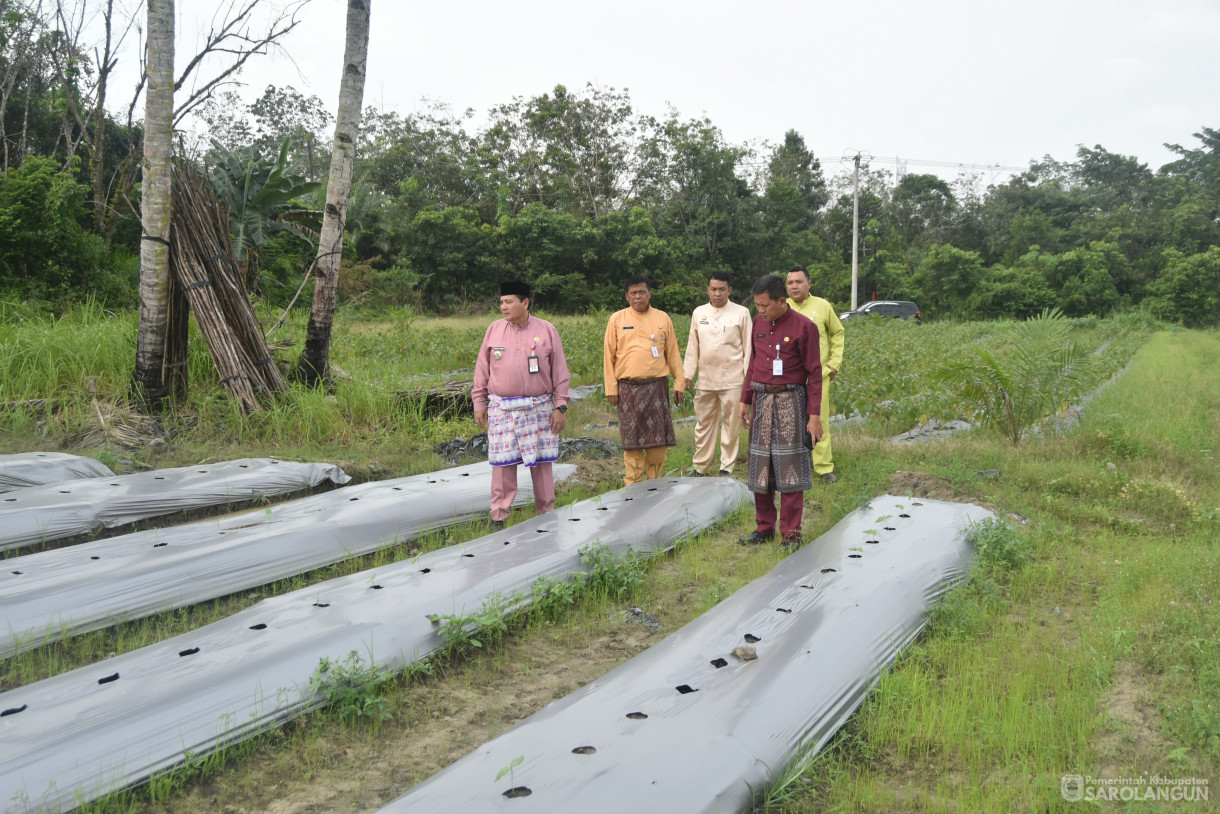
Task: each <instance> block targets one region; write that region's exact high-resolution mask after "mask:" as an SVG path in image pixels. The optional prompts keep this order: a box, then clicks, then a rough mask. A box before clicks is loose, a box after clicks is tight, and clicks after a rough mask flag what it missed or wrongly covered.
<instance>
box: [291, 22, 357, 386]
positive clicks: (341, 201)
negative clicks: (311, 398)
mask: <svg viewBox="0 0 1220 814" xmlns="http://www.w3.org/2000/svg"><path fill="white" fill-rule="evenodd" d="M371 5H372V0H348V4H347V44H346V46H345V48H344V52H343V80H342V82H341V83H340V85H339V113H338V116H337V121H336V123H335V143H334V151H333V152H332V154H331V159H330V179H329V181H328V182H327V185H326V211H325V213H324V214H323V219H322V236H321V239H320V240H319V241H318V262H317V271H316V272H315V280H314V290H313V306H312V307H311V308H310V311H309V327H308V329H307V330H306V333H305V347H304V349H302V351H301V358H300V360H299V361H298V362H297V367H296V377H297V378H298V379H300V380H301V381H303V382H305V383H306V384H309V385H311V386H312V385H316V384H317V383H318V382H319V381H320V380H324V379H325V378H326V376H327V373H328V371H329V367H330V334H331V327H332V325H333V324H334V319H335V288H336V287H337V285H338V283H339V261H340V259H341V258H342V254H343V227H344V224H345V223H346V221H347V202H348V195H349V193H350V192H351V187H352V165H353V164H354V163H355V159H356V139H357V138H358V136H359V132H360V108H361V105H363V103H364V75H365V71H366V69H367V67H368V51H369V15H370V7H371Z"/></svg>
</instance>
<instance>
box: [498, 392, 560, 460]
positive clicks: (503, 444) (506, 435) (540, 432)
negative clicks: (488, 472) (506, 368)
mask: <svg viewBox="0 0 1220 814" xmlns="http://www.w3.org/2000/svg"><path fill="white" fill-rule="evenodd" d="M553 404H554V402H553V401H552V400H551V396H549V395H546V396H518V397H515V398H500V397H499V396H488V397H487V460H488V462H489V463H490V464H491V465H492V466H516V465H517V464H525V465H526V466H533V465H534V464H540V463H546V462H548V461H556V460H558V459H559V436H558V435H556V434H555V433H553V432H551V413H552V412H553V411H554V409H555V408H554V406H553Z"/></svg>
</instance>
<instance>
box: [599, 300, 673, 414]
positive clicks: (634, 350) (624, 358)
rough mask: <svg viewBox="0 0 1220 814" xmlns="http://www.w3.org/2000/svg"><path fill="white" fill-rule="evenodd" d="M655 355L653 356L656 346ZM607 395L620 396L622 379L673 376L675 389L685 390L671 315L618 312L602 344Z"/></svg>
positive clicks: (630, 310) (655, 310)
mask: <svg viewBox="0 0 1220 814" xmlns="http://www.w3.org/2000/svg"><path fill="white" fill-rule="evenodd" d="M654 346H655V347H656V349H657V351H656V355H655V356H654V355H653V351H652V349H653V347H654ZM602 353H603V356H602V367H603V373H604V376H605V382H606V395H607V396H617V395H618V380H619V379H657V378H660V377H662V376H673V377H674V385H675V386H674V390H675V391H677V392H681V391H682V390H683V389H685V383H684V382H683V380H682V358H681V357H680V356H679V355H678V338H677V337H676V336H675V335H674V324H673V322H672V321H670V319H669V314H667V313H665V312H664V311H658V310H657V309H656V308H652V307H651V306H650V307H649V308H648V310H647V311H645V312H644V313H642V314H640V313H637V312H636V310H635V309H634V308H624V309H623V310H622V311H616V312H615V313H614V314H613V315H612V316H611V317H610V322H609V323H607V324H606V340H605V342H604V343H603V345H602Z"/></svg>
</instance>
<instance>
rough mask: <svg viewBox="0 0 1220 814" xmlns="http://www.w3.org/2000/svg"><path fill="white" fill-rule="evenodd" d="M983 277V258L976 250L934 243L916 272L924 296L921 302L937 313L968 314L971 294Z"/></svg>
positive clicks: (927, 310) (937, 314)
mask: <svg viewBox="0 0 1220 814" xmlns="http://www.w3.org/2000/svg"><path fill="white" fill-rule="evenodd" d="M982 278H983V261H982V259H981V258H980V257H979V255H978V253H977V252H964V251H962V250H961V249H958V248H956V247H955V246H948V245H942V246H933V247H931V248H930V249H928V253H927V255H926V256H925V257H924V259H923V261H922V262H921V263H920V264H919V268H918V270H917V271H916V273H915V280H916V282H917V283H918V284H919V288H920V290H921V291H922V292H923V294H922V296H923V298H924V300H925V302H921V303H920V306H921V307H922V308H923V309H924V312H925V313H932V314H934V315H936V316H951V315H967V314H968V305H969V300H970V295H971V294H973V293H974V291H975V289H976V288H977V287H978V284H979V282H980V280H982Z"/></svg>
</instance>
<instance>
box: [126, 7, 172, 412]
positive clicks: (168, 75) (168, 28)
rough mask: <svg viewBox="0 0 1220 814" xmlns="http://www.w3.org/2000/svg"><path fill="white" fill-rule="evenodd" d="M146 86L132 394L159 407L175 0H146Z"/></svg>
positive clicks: (162, 392) (166, 269)
mask: <svg viewBox="0 0 1220 814" xmlns="http://www.w3.org/2000/svg"><path fill="white" fill-rule="evenodd" d="M147 65H148V67H147V69H146V70H147V72H148V89H147V91H145V95H144V128H145V129H144V177H143V184H142V187H141V199H140V210H141V222H142V224H143V229H144V236H143V240H141V241H140V327H139V333H138V335H137V336H136V366H135V370H134V371H133V373H132V390H133V394H134V396H135V397H136V398H137V399H138V400H140V401H142V402H144V403H145V405H146V406H147V407H149V408H150V409H154V410H155V409H158V408H159V407H160V406H161V403H162V402H163V401H164V399H165V396H166V392H167V391H166V385H165V369H164V366H165V345H166V342H167V340H168V326H169V305H170V287H169V224H170V170H171V165H170V156H171V154H172V152H173V117H174V0H148V46H147Z"/></svg>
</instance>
